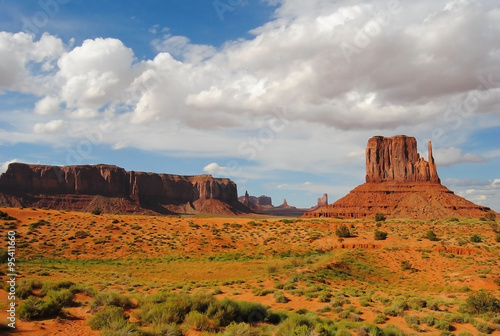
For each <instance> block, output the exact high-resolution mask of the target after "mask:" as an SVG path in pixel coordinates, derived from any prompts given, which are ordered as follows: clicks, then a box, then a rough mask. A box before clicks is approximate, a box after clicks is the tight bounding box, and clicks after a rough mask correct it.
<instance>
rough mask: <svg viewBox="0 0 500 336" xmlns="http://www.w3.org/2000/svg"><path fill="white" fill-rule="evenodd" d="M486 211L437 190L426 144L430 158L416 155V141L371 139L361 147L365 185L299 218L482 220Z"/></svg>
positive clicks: (441, 188)
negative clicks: (467, 218) (425, 158)
mask: <svg viewBox="0 0 500 336" xmlns="http://www.w3.org/2000/svg"><path fill="white" fill-rule="evenodd" d="M488 211H490V209H489V208H488V207H483V206H479V205H476V204H474V203H472V202H470V201H468V200H466V199H465V198H463V197H460V196H458V195H455V194H454V193H453V191H451V190H449V189H448V188H446V187H445V186H443V185H441V182H440V179H439V176H438V173H437V168H436V163H435V161H434V158H433V156H432V145H431V143H430V142H429V158H428V161H425V160H424V159H423V158H421V157H420V156H419V155H418V153H417V142H416V140H415V138H412V137H408V136H404V135H399V136H394V137H391V138H384V137H381V136H376V137H373V138H371V139H370V140H368V145H367V148H366V183H364V184H362V185H360V186H358V187H356V188H354V189H353V190H352V191H351V192H350V193H349V194H348V195H346V196H344V197H343V198H341V199H339V200H338V201H336V202H335V203H333V204H330V205H326V206H323V207H321V208H319V209H317V210H315V211H311V212H307V213H305V214H304V217H310V218H311V217H337V216H338V217H342V218H364V217H369V218H373V217H374V216H375V214H377V213H383V214H385V215H386V216H388V217H392V218H395V217H396V218H436V219H437V218H447V217H458V216H468V217H481V216H484V214H485V213H486V212H488Z"/></svg>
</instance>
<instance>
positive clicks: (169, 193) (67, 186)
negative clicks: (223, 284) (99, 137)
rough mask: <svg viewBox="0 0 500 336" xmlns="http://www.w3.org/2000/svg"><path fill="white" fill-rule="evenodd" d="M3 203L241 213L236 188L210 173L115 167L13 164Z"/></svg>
mask: <svg viewBox="0 0 500 336" xmlns="http://www.w3.org/2000/svg"><path fill="white" fill-rule="evenodd" d="M0 205H2V206H25V207H48V208H53V209H66V210H83V211H89V210H92V209H95V208H99V209H101V210H103V211H105V212H113V213H115V212H120V213H125V212H129V213H130V212H134V213H164V214H167V213H198V212H202V213H222V214H226V213H239V212H248V211H249V209H248V208H247V207H245V206H243V205H242V204H241V203H239V202H238V194H237V187H236V184H235V183H234V182H233V181H231V180H229V179H224V178H213V177H212V176H211V175H196V176H179V175H170V174H155V173H143V172H134V171H126V170H125V169H123V168H120V167H117V166H111V165H91V166H65V167H57V166H45V165H28V164H23V163H12V164H10V165H9V168H8V169H7V171H6V172H5V173H4V174H2V176H0Z"/></svg>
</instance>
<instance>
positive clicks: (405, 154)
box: [366, 135, 441, 183]
mask: <svg viewBox="0 0 500 336" xmlns="http://www.w3.org/2000/svg"><path fill="white" fill-rule="evenodd" d="M389 181H391V182H433V183H441V182H440V180H439V177H438V174H437V169H436V164H435V162H434V158H433V157H432V145H431V143H430V141H429V159H428V161H425V159H423V158H422V157H420V155H419V154H418V152H417V140H416V139H415V138H413V137H408V136H405V135H398V136H394V137H390V138H385V137H382V136H375V137H373V138H371V139H370V140H368V145H367V146H366V182H375V183H380V182H389Z"/></svg>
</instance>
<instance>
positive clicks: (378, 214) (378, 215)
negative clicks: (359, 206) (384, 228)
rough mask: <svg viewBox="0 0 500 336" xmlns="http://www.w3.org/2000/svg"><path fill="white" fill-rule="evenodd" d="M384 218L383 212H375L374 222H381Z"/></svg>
mask: <svg viewBox="0 0 500 336" xmlns="http://www.w3.org/2000/svg"><path fill="white" fill-rule="evenodd" d="M385 220H386V218H385V216H384V214H383V213H377V214H376V215H375V221H376V222H383V221H385Z"/></svg>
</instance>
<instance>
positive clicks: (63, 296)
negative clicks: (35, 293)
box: [47, 289, 75, 308]
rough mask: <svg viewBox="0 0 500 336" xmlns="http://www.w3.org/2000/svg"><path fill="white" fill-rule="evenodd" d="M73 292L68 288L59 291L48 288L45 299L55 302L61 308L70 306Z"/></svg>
mask: <svg viewBox="0 0 500 336" xmlns="http://www.w3.org/2000/svg"><path fill="white" fill-rule="evenodd" d="M74 296H75V295H74V294H73V293H72V292H71V291H70V290H69V289H62V290H59V291H56V290H50V291H49V292H48V293H47V300H48V301H51V302H54V303H56V304H57V305H58V306H60V307H61V308H64V307H70V306H72V305H73V298H74Z"/></svg>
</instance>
